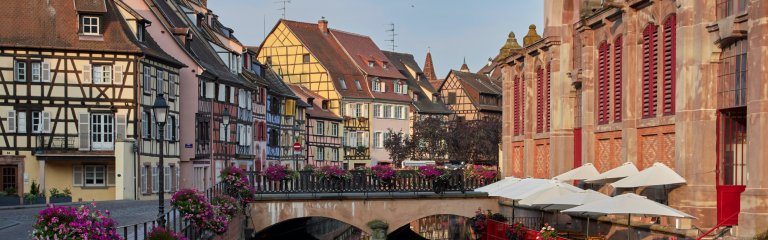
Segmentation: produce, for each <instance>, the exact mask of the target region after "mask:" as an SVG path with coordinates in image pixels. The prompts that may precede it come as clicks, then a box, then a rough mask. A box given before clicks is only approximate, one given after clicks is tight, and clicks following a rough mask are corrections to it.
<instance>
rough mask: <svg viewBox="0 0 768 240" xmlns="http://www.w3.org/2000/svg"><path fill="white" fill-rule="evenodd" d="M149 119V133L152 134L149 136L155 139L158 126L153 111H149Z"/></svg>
mask: <svg viewBox="0 0 768 240" xmlns="http://www.w3.org/2000/svg"><path fill="white" fill-rule="evenodd" d="M149 120H150V121H149V124H150V125H149V126H150V127H149V130H150V131H151V133H150V134H151V135H152V136H150V138H151V139H157V129H158V126H157V122H156V121H155V113H154V112H149Z"/></svg>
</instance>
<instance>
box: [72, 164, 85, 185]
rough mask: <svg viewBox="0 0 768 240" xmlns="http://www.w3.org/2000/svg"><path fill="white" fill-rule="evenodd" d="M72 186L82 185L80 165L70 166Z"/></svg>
mask: <svg viewBox="0 0 768 240" xmlns="http://www.w3.org/2000/svg"><path fill="white" fill-rule="evenodd" d="M72 185H73V186H82V185H83V166H82V165H75V166H72Z"/></svg>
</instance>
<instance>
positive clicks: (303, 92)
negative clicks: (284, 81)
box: [288, 84, 342, 121]
mask: <svg viewBox="0 0 768 240" xmlns="http://www.w3.org/2000/svg"><path fill="white" fill-rule="evenodd" d="M288 87H289V88H291V90H293V92H294V93H295V94H296V96H298V97H299V99H300V100H301V101H304V102H307V103H308V104H307V105H308V106H309V107H308V108H307V110H306V112H307V114H309V116H310V117H312V118H323V119H330V120H336V121H341V120H342V118H341V117H339V115H336V114H335V113H333V112H332V111H331V110H328V109H323V108H322V105H321V104H322V102H323V100H326V99H325V98H323V97H322V96H320V95H318V94H317V93H315V92H313V91H312V90H309V88H307V87H305V86H302V85H300V84H288ZM309 98H313V99H314V101H312V103H311V104H310V103H309V100H308V99H309ZM318 103H320V104H318Z"/></svg>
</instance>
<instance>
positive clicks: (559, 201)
mask: <svg viewBox="0 0 768 240" xmlns="http://www.w3.org/2000/svg"><path fill="white" fill-rule="evenodd" d="M609 198H611V197H609V196H608V195H605V194H602V193H600V192H598V191H595V190H592V189H587V190H582V191H579V192H575V193H570V194H567V195H564V196H559V197H552V198H549V199H544V200H541V201H537V202H536V203H534V204H533V206H534V207H542V209H544V210H554V211H561V210H565V209H569V208H573V207H577V206H581V205H584V204H588V203H592V202H596V201H600V200H605V199H609ZM587 236H589V216H587Z"/></svg>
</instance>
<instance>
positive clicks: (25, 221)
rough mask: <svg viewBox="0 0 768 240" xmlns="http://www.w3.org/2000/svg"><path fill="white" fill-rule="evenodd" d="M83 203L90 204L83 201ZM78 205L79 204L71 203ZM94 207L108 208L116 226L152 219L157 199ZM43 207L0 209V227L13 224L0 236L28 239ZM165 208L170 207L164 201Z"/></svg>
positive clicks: (108, 203)
mask: <svg viewBox="0 0 768 240" xmlns="http://www.w3.org/2000/svg"><path fill="white" fill-rule="evenodd" d="M83 204H90V203H88V202H83ZM71 206H79V205H71ZM96 208H97V209H99V210H101V211H104V210H109V212H110V215H111V216H112V219H114V220H115V221H117V225H118V226H124V225H130V224H136V223H140V222H145V221H149V220H152V219H153V218H155V217H156V216H157V201H156V200H146V201H134V200H120V201H104V202H96ZM41 209H43V207H38V208H24V209H7V210H0V227H5V226H9V225H13V226H11V227H7V228H3V229H1V230H0V236H2V239H4V240H16V239H20V240H21V239H30V234H31V233H32V224H33V223H34V222H35V220H36V218H37V213H38V212H39V211H40V210H41ZM166 209H170V207H169V206H168V203H167V202H166Z"/></svg>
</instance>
